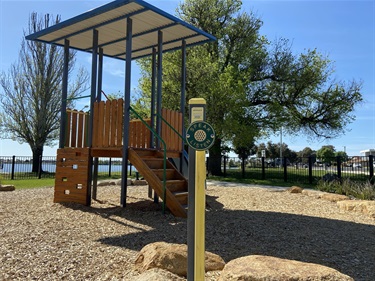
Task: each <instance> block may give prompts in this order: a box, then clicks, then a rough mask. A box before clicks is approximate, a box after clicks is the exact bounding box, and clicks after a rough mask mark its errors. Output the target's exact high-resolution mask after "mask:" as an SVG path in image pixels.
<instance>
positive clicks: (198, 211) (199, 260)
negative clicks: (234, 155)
mask: <svg viewBox="0 0 375 281" xmlns="http://www.w3.org/2000/svg"><path fill="white" fill-rule="evenodd" d="M195 157H196V158H195V159H196V162H195V255H194V263H195V267H194V268H195V272H194V280H196V281H201V280H204V274H205V254H204V253H205V211H206V210H205V208H206V194H205V181H206V165H205V157H206V153H205V151H198V150H197V151H196V152H195Z"/></svg>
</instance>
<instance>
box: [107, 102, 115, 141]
mask: <svg viewBox="0 0 375 281" xmlns="http://www.w3.org/2000/svg"><path fill="white" fill-rule="evenodd" d="M116 123H117V100H113V101H112V103H111V122H110V125H111V137H110V142H109V146H110V147H115V146H116V130H117V124H116Z"/></svg>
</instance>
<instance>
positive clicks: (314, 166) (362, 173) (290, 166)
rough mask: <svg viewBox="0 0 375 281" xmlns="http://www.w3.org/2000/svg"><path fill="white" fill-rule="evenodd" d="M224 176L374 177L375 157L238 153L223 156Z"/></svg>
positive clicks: (290, 178)
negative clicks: (321, 157)
mask: <svg viewBox="0 0 375 281" xmlns="http://www.w3.org/2000/svg"><path fill="white" fill-rule="evenodd" d="M222 171H223V173H224V176H229V177H241V178H245V179H259V180H279V181H280V180H283V181H284V182H293V183H306V184H314V183H317V182H318V181H319V180H320V179H322V178H323V177H324V176H325V177H327V178H339V179H341V178H342V179H344V178H345V179H346V178H348V179H350V180H353V181H371V182H372V183H373V181H374V157H373V156H353V157H348V158H346V159H343V158H341V157H334V158H331V159H328V160H326V161H325V162H324V163H322V162H319V161H316V160H315V158H313V157H302V158H298V159H297V160H296V161H294V162H291V161H290V160H289V159H288V158H287V157H284V158H282V159H280V158H275V159H269V158H264V157H262V158H250V159H247V160H245V161H242V160H241V159H239V158H234V157H226V156H224V157H222Z"/></svg>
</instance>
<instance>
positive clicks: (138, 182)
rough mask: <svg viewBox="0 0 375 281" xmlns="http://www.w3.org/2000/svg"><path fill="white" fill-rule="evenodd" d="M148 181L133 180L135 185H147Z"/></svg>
mask: <svg viewBox="0 0 375 281" xmlns="http://www.w3.org/2000/svg"><path fill="white" fill-rule="evenodd" d="M147 184H148V183H147V181H145V180H133V185H147Z"/></svg>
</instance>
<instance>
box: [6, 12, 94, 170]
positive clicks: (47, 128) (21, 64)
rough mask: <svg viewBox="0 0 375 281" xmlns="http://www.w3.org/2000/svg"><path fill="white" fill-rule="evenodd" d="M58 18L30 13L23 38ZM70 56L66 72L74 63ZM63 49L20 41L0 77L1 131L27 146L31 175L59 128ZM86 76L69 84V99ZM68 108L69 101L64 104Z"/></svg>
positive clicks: (7, 136)
mask: <svg viewBox="0 0 375 281" xmlns="http://www.w3.org/2000/svg"><path fill="white" fill-rule="evenodd" d="M59 21H60V17H59V16H57V17H56V18H53V17H52V16H50V15H48V14H47V15H45V16H38V15H37V14H36V13H32V14H31V15H30V19H29V25H28V29H27V30H26V31H25V32H24V36H25V35H28V34H31V33H34V32H37V31H40V30H42V29H44V28H47V27H49V26H51V25H52V24H55V23H58V22H59ZM74 58H75V53H74V52H71V53H70V62H69V73H71V72H72V70H73V66H74V63H75V59H74ZM63 60H64V55H63V49H62V48H60V47H57V46H54V45H47V44H44V43H40V42H35V41H26V40H25V39H23V40H22V44H21V50H20V53H19V59H18V61H17V62H16V63H14V64H13V65H11V68H10V70H9V72H8V74H6V73H4V72H3V73H1V74H0V85H1V87H2V89H3V92H2V93H1V97H0V108H1V112H0V116H1V119H2V122H1V131H2V136H3V137H4V138H11V139H13V140H17V141H18V142H20V143H28V144H29V145H30V148H31V150H32V154H33V168H32V171H33V172H37V171H38V167H39V157H40V156H42V155H43V147H44V145H53V142H54V141H55V140H56V139H57V138H58V132H59V128H60V108H61V107H60V105H61V83H62V73H63V65H64V63H63ZM87 80H88V75H87V74H86V72H84V71H83V70H82V69H80V70H79V71H78V74H77V78H76V80H75V81H74V83H72V84H71V85H69V98H73V97H77V96H78V95H79V94H80V93H81V91H83V90H84V89H85V84H86V82H87ZM68 104H69V105H70V106H71V105H72V102H68Z"/></svg>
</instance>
